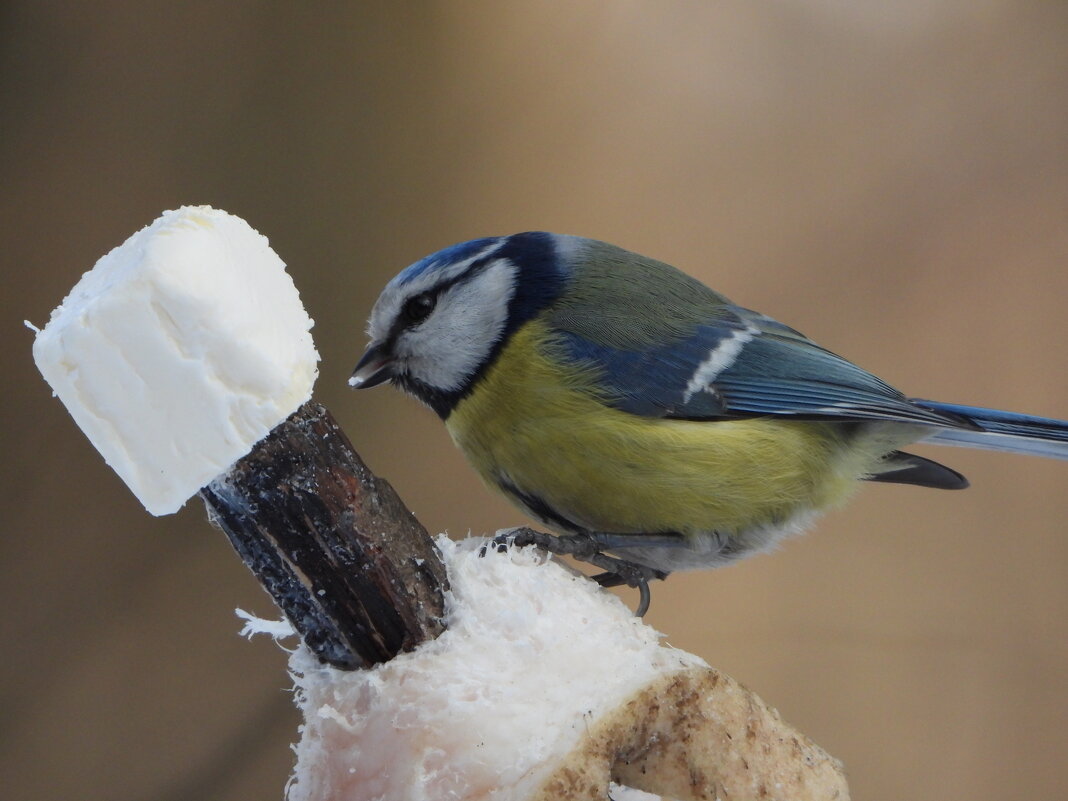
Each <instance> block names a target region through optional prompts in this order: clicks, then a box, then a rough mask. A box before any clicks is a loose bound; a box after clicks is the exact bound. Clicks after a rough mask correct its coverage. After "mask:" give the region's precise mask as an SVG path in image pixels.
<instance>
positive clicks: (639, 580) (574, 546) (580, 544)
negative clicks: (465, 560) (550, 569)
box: [479, 527, 668, 617]
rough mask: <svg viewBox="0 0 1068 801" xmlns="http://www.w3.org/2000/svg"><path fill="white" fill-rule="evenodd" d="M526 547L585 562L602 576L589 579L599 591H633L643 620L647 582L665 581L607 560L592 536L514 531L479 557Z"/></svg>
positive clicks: (488, 545)
mask: <svg viewBox="0 0 1068 801" xmlns="http://www.w3.org/2000/svg"><path fill="white" fill-rule="evenodd" d="M529 545H533V546H535V547H537V548H540V549H541V550H543V551H548V552H549V553H551V554H555V555H557V556H571V557H573V558H575V559H578V560H579V561H581V562H588V563H589V564H591V565H594V566H595V567H599V568H601V570H603V571H604V572H603V573H598V574H597V575H596V576H593V577H592V578H593V580H594V581H596V582H597V583H598V584H600V585H601V586H602V587H619V586H622V585H625V586H627V587H634V588H635V589H637V590H638V595H639V600H638V608H637V609H635V610H634V614H635V616H636V617H644V616H645V613H646V612H648V611H649V602H650V599H651V593H650V591H649V582H650V581H652V580H653V579H661V580H662V579H665V578H667V575H668V574H667V573H665V572H664V571H662V570H654V569H653V568H651V567H646V566H645V565H641V564H638V563H636V562H628V561H626V560H625V559H618V558H616V557H614V556H608V555H607V554H605V553H603V552H602V551H601V546H600V544H599V543H598V542H597V539H596V538H595V537H594V536H593V535H592V534H564V535H562V536H555V535H553V534H547V533H545V532H544V531H535V530H534V529H532V528H527V527H520V528H514V529H510V530H508V531H506V532H504V533H502V534H498V535H497V536H496V537H494V538H493V539H492V540H490V541H489V542H488V543H486V544H485V545H483V546H482V548H481V550H480V551H479V555H480V556H485V555H486V552H487V550H488V549H489V548H491V547H492V548H494V549H496V550H497V552H498V553H501V552H503V551H505V550H507V549H508V547H509V546H516V547H520V548H522V547H526V546H529Z"/></svg>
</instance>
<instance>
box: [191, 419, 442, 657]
mask: <svg viewBox="0 0 1068 801" xmlns="http://www.w3.org/2000/svg"><path fill="white" fill-rule="evenodd" d="M200 495H201V497H202V498H203V499H204V503H205V504H206V506H207V508H208V516H209V518H210V519H211V521H212V522H213V523H214V524H215V525H217V526H218V527H219V528H221V529H222V530H223V531H224V532H225V533H226V535H227V537H229V539H230V542H231V544H232V545H233V546H234V548H235V549H236V550H237V552H238V554H239V555H240V556H241V558H242V560H243V561H244V562H245V564H246V565H247V566H248V567H249V568H250V569H251V570H252V572H253V573H255V574H256V577H257V578H258V579H259V581H260V583H261V584H262V585H263V587H264V589H266V590H267V592H268V593H269V594H270V595H271V597H272V598H273V599H274V601H275V603H277V604H278V606H279V607H281V609H282V611H283V612H284V613H285V615H286V617H288V618H289V620H290V622H291V623H292V624H293V626H294V628H295V629H296V630H297V632H298V633H299V634H300V635H301V637H303V639H304V641H305V643H307V645H308V647H309V648H311V650H312V651H313V652H314V653H315V654H316V656H318V657H319V659H320V660H322V661H323V662H326V663H328V664H330V665H333V666H334V667H338V668H342V669H349V670H351V669H355V668H358V667H365V666H369V665H374V664H377V663H379V662H385V661H388V660H389V659H392V658H393V657H394V656H396V655H397V654H398V653H400V652H401V651H409V650H411V649H412V648H414V647H415V646H416V645H418V644H419V643H421V642H423V641H425V640H429V639H433V638H434V637H437V636H438V634H440V633H441V632H442V631H443V630H444V624H443V622H442V615H443V612H444V597H443V592H444V590H445V589H446V588H447V586H448V584H447V579H446V576H445V568H444V566H443V565H442V563H441V559H440V557H439V556H438V553H437V551H436V550H435V548H434V545H433V542H432V540H431V539H430V536H429V535H428V534H427V532H426V529H424V528H423V526H422V525H420V523H419V521H418V520H416V519H415V517H414V516H413V515H412V513H411V512H410V511H409V510H408V508H407V507H406V506H405V505H404V504H403V502H402V501H401V500H400V498H399V497H398V496H397V493H396V492H395V491H394V490H393V487H391V486H390V485H389V484H388V483H387V482H386V481H384V480H383V479H381V478H378V477H376V476H375V475H374V474H373V473H371V471H370V470H368V468H367V466H366V465H365V464H364V463H363V461H362V460H361V459H360V457H359V456H358V455H357V454H356V452H355V450H353V448H352V444H351V443H350V442H349V440H348V438H347V437H346V436H345V434H344V433H343V432H342V431H341V428H340V427H339V426H338V425H337V423H336V422H335V420H334V418H333V417H332V416H331V415H330V413H329V412H328V411H327V410H326V409H325V408H324V407H323V406H320V405H319V404H316V403H313V402H308V403H306V404H304V406H302V407H301V408H300V409H298V410H297V411H296V412H294V413H293V414H292V415H291V416H290V417H289V418H288V419H287V420H286V421H285V422H283V423H281V424H279V425H278V426H276V427H275V428H274V430H273V431H271V433H270V434H269V435H268V436H267V437H266V438H264V439H263V440H261V441H260V442H259V443H257V444H256V445H255V446H254V447H253V449H252V451H251V452H250V453H249V454H248V455H246V456H245V457H243V458H242V459H240V460H238V462H237V463H236V464H234V466H233V467H232V468H230V470H229V471H228V472H226V473H224V474H222V475H221V476H219V477H218V478H216V479H215V480H214V481H212V482H211V483H210V484H209V485H208V486H206V487H204V488H203V489H202V490H201V491H200Z"/></svg>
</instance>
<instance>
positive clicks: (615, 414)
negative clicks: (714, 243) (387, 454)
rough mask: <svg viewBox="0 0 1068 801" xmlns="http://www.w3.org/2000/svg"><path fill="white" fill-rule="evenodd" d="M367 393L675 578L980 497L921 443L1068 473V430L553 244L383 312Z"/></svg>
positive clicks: (509, 483) (428, 261)
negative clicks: (863, 523)
mask: <svg viewBox="0 0 1068 801" xmlns="http://www.w3.org/2000/svg"><path fill="white" fill-rule="evenodd" d="M368 330H369V334H370V337H371V340H372V341H371V343H370V345H369V346H368V347H367V350H366V352H365V353H364V354H363V357H362V358H361V359H360V360H359V363H358V364H357V365H356V368H355V371H354V372H353V374H352V378H351V379H350V381H349V383H350V384H351V385H352V386H353V387H357V388H363V387H372V386H375V385H377V384H381V383H383V382H386V381H391V382H392V383H393V384H395V385H396V386H398V387H400V388H401V389H402V390H404V391H405V392H407V393H409V394H411V395H413V396H415V397H416V398H418V399H419V400H420V401H422V402H424V403H425V404H427V405H428V406H430V408H432V409H433V410H434V411H435V412H437V413H438V415H439V416H440V417H441V418H442V420H444V422H445V426H446V428H447V429H448V431H449V434H450V435H451V436H452V439H453V441H454V442H455V443H456V444H457V446H459V448H460V450H461V451H463V453H464V454H465V456H466V457H467V458H468V460H469V461H470V462H471V464H472V465H473V466H474V468H475V469H476V470H477V471H478V473H479V475H481V477H482V478H483V479H484V481H485V482H486V483H487V484H488V485H489V486H491V487H494V488H496V489H497V490H499V491H501V492H502V493H504V494H505V495H506V496H507V497H508V498H510V499H511V500H512V501H513V502H515V503H516V504H517V505H518V506H520V507H521V508H522V509H523V510H524V511H525V512H526V513H527V514H529V515H530V516H531V517H533V518H534V519H536V520H539V521H541V523H543V524H544V525H545V526H546V527H548V528H549V529H550V530H551V531H553V532H554V533H555V534H557V535H565V538H566V535H572V536H588V537H592V538H593V539H594V540H595V541H596V543H598V545H599V547H600V549H601V550H603V551H606V552H609V553H612V554H615V555H616V556H618V557H621V558H623V559H625V560H626V561H627V562H629V563H632V564H638V565H644V566H646V567H647V568H651V569H653V570H654V571H657V572H658V573H663V574H666V573H668V572H671V571H674V570H680V569H688V568H704V567H717V566H720V565H724V564H727V563H730V562H733V561H735V560H737V559H739V558H741V557H744V556H747V555H749V554H753V553H757V552H760V551H765V550H767V549H769V548H770V547H772V546H773V545H775V544H776V543H777V542H778V541H780V540H781V539H782V538H783V537H785V536H787V535H790V534H793V533H796V532H799V531H800V530H802V529H803V528H805V527H806V526H807V525H808V524H809V523H810V522H811V521H812V520H813V518H814V517H815V516H816V515H818V514H819V513H820V512H822V511H824V510H826V509H829V508H832V507H835V506H837V505H839V504H841V503H842V502H843V501H844V500H846V499H847V498H848V497H849V496H850V494H851V493H852V492H853V491H854V489H855V488H856V487H857V486H859V484H858V482H859V481H881V482H890V483H898V484H915V485H919V486H924V487H935V488H938V489H962V488H964V487H966V486H967V484H968V482H967V480H966V479H965V478H964V477H963V476H962V475H961V474H960V473H957V472H956V471H954V470H951V469H950V468H948V467H946V466H944V465H942V464H939V463H937V462H934V461H931V460H929V459H925V458H923V457H921V456H916V455H913V454H910V453H906V452H904V451H902V450H901V448H903V447H906V446H908V445H909V444H911V443H916V442H930V443H939V444H946V445H965V446H970V447H976V448H991V449H994V450H1004V451H1012V452H1017V453H1031V454H1037V455H1041V456H1049V457H1054V458H1059V459H1068V422H1065V421H1060V420H1051V419H1045V418H1039V417H1032V416H1027V415H1021V414H1014V413H1010V412H1003V411H995V410H991V409H982V408H976V407H971V406H960V405H956V404H949V403H937V402H934V401H926V400H917V399H910V398H907V397H906V396H905V395H903V394H902V393H901V392H898V391H897V390H896V389H894V388H893V387H891V386H889V385H888V384H886V383H885V382H883V381H881V380H880V379H878V378H876V377H875V376H874V375H872V374H871V373H868V372H866V371H865V370H862V369H861V368H859V367H857V366H856V365H854V364H852V363H850V362H849V361H846V360H845V359H843V358H841V357H840V356H837V355H835V354H834V353H831V352H830V351H828V350H824V349H823V348H822V347H820V346H819V345H817V344H816V343H814V342H813V341H812V340H810V339H808V338H807V337H805V336H804V335H803V334H801V333H799V332H798V331H796V330H794V329H793V328H789V327H787V326H785V325H783V324H782V323H779V322H777V321H775V320H773V319H771V318H770V317H766V316H764V315H763V314H759V313H757V312H754V311H750V310H749V309H745V308H742V307H740V306H736V305H734V304H733V303H731V302H730V301H729V300H728V299H727V298H725V297H723V296H722V295H720V294H718V293H716V292H714V291H712V290H711V289H709V288H708V287H706V286H704V285H703V284H702V283H700V282H699V281H697V280H696V279H694V278H692V277H690V276H688V275H686V274H685V273H683V272H680V271H679V270H677V269H675V268H674V267H671V266H669V265H667V264H664V263H662V262H658V261H655V260H653V259H650V258H646V257H645V256H640V255H638V254H636V253H631V252H629V251H626V250H623V249H621V248H618V247H615V246H613V245H610V244H607V243H604V242H598V241H595V240H591V239H583V238H580V237H575V236H561V235H557V234H549V233H542V232H530V233H521V234H515V235H512V236H505V237H499V238H489V239H478V240H474V241H471V242H466V243H463V244H459V245H454V246H452V247H449V248H446V249H444V250H442V251H439V252H438V253H435V254H433V255H430V256H427V257H426V258H424V259H422V260H421V261H418V262H416V263H415V264H412V265H411V266H410V267H408V268H407V269H405V270H404V271H403V272H401V273H400V274H399V275H397V276H396V277H395V278H394V279H393V280H392V281H390V282H389V284H388V285H387V286H386V288H385V289H384V290H383V292H382V294H381V296H380V297H379V298H378V301H377V302H376V304H375V306H374V310H373V311H372V313H371V318H370V322H369V328H368Z"/></svg>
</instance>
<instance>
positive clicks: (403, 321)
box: [389, 252, 499, 340]
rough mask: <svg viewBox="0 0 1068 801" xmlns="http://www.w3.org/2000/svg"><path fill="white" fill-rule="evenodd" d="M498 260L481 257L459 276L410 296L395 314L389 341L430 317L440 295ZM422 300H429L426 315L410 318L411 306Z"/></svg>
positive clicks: (493, 254)
mask: <svg viewBox="0 0 1068 801" xmlns="http://www.w3.org/2000/svg"><path fill="white" fill-rule="evenodd" d="M498 258H499V257H498V256H497V255H496V253H495V252H494V253H490V254H488V255H486V256H483V257H482V258H481V259H478V260H477V261H475V262H472V263H471V265H470V266H469V267H468V268H467V269H466V270H464V271H463V272H462V273H460V274H459V275H457V276H453V277H452V278H450V279H449V280H447V281H443V282H442V283H440V284H438V285H437V286H434V287H431V288H430V289H426V290H423V291H422V292H420V293H418V294H416V295H412V296H411V297H410V298H408V300H406V301H405V302H404V303H403V304H402V305H401V308H400V311H399V312H398V313H397V319H396V321H395V322H394V324H393V327H392V329H391V330H390V332H389V339H390V340H392V339H395V338H396V337H397V336H398V335H399V334H400V332H401V331H403V330H404V329H406V328H409V327H411V326H413V325H418V324H419V323H421V322H422V321H423V320H425V319H426V318H427V317H429V316H430V313H431V312H433V311H434V308H435V306H436V305H437V301H438V298H439V297H440V296H441V295H442V294H444V293H445V292H447V291H448V290H450V289H452V288H453V287H454V286H456V285H457V284H460V283H463V282H465V281H469V280H471V279H472V278H474V277H476V276H477V275H479V274H480V273H482V272H484V271H485V269H486V268H487V267H489V265H490V264H492V263H493V262H494V261H496V260H497V259H498ZM423 298H426V299H429V300H430V304H429V308H428V309H426V313H425V314H423V316H422V317H419V316H418V314H416V315H414V316H412V315H411V314H410V312H411V311H415V306H412V305H411V304H413V303H416V304H417V305H421V304H422V303H423V301H421V300H420V299H423Z"/></svg>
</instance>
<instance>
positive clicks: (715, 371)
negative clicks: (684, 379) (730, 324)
mask: <svg viewBox="0 0 1068 801" xmlns="http://www.w3.org/2000/svg"><path fill="white" fill-rule="evenodd" d="M754 334H755V331H754V329H752V328H746V329H744V330H741V331H735V332H733V333H732V334H731V335H730V336H729V337H727V338H726V339H724V340H723V341H722V342H720V343H719V344H718V345H716V347H714V348H713V349H712V350H711V351H709V353H708V358H707V359H705V360H704V361H703V362H701V363H700V364H699V365H697V369H696V370H694V371H693V375H692V376H691V377H690V381H689V383H688V384H687V385H686V392H684V393H683V395H682V402H683V403H689V402H690V399H691V398H693V396H694V395H696V394H697V393H698V392H702V391H705V390H707V389H708V388H709V387H710V385H711V384H712V382H713V381H715V380H716V376H718V375H719V374H720V373H722V372H723V371H724V370H726V369H727V368H728V367H730V366H731V365H732V364H734V362H735V360H736V359H737V358H738V354H739V353H741V352H742V348H744V347H745V346H746V344H748V343H749V342H751V341H752V340H753V335H754Z"/></svg>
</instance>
